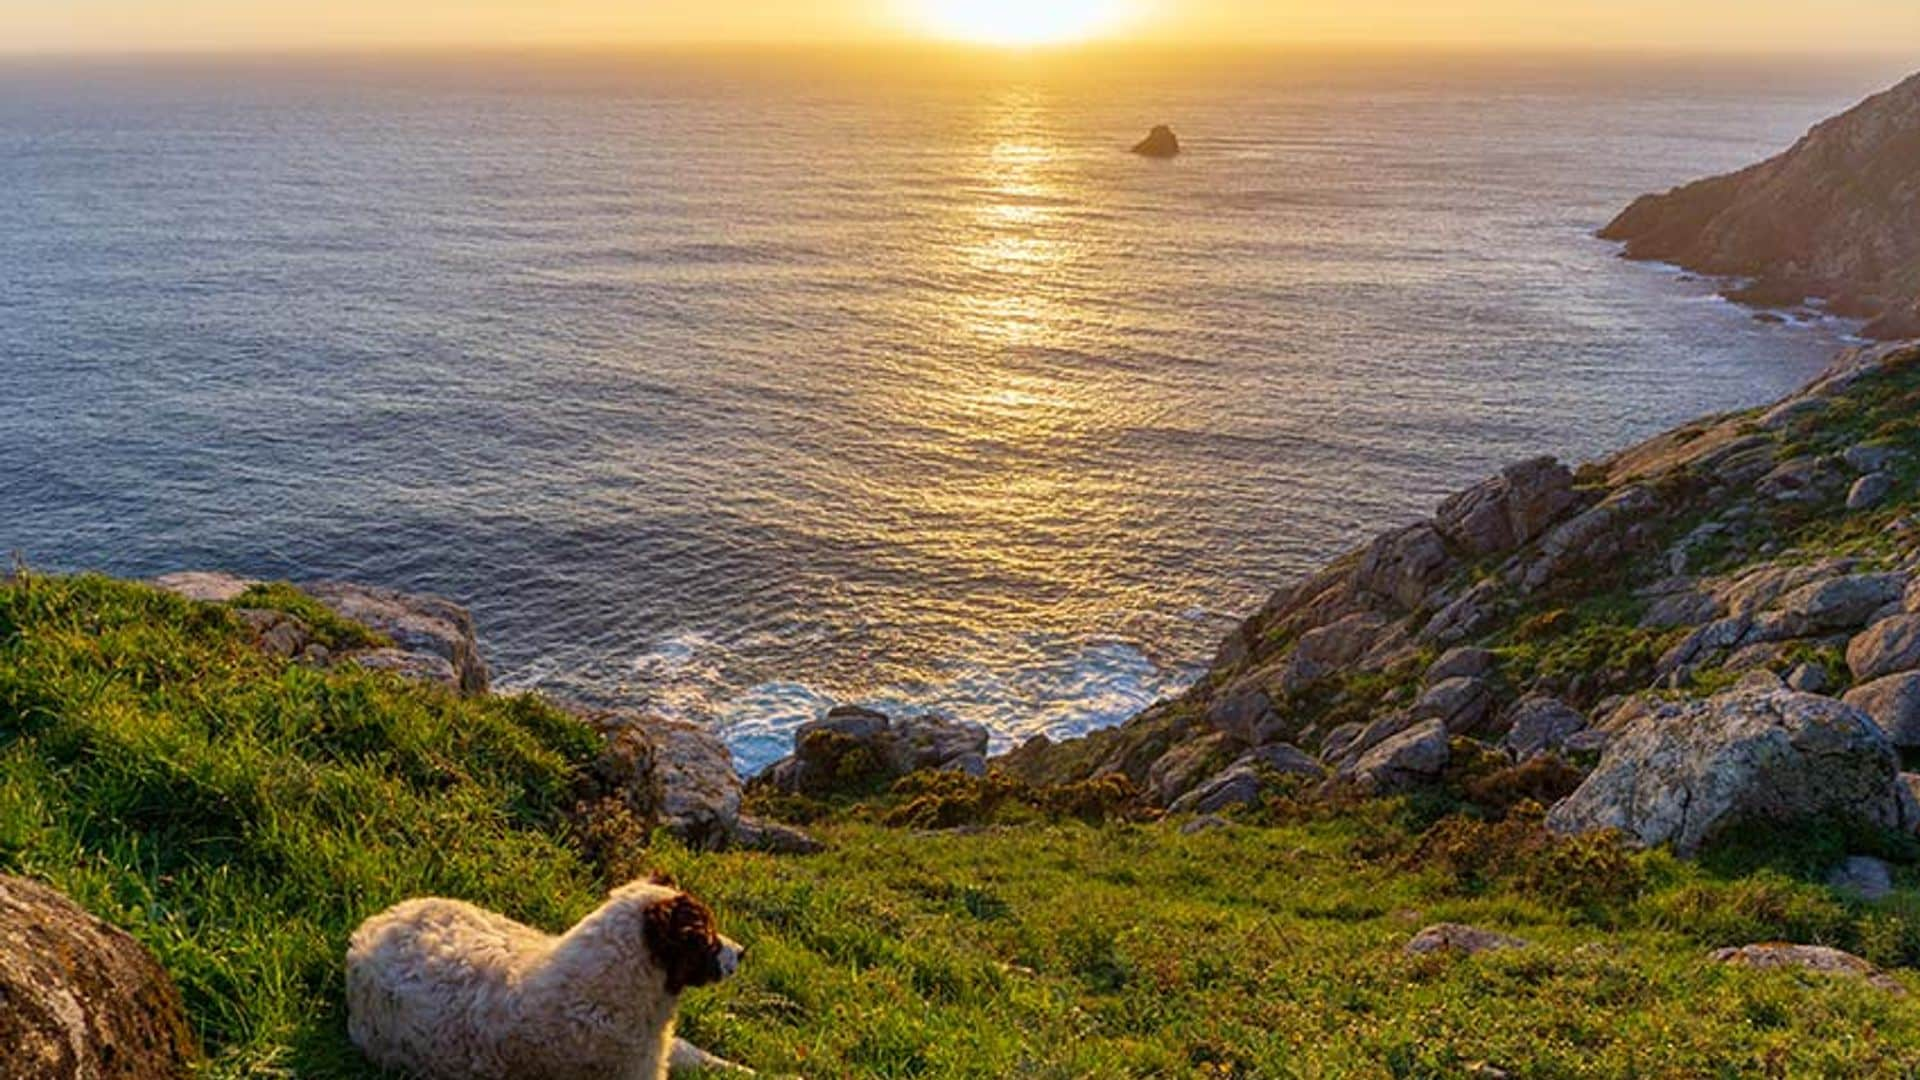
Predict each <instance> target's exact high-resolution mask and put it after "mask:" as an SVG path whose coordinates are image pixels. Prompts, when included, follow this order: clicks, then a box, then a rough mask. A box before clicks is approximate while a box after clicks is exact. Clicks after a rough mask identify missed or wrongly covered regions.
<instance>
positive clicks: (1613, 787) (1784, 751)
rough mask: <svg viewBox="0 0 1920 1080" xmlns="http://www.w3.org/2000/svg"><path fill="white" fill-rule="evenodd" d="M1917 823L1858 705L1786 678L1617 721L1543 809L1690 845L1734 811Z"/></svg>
mask: <svg viewBox="0 0 1920 1080" xmlns="http://www.w3.org/2000/svg"><path fill="white" fill-rule="evenodd" d="M1835 820H1839V821H1846V822H1851V823H1855V824H1859V825H1863V826H1870V827H1877V828H1886V829H1912V828H1913V827H1914V825H1915V824H1916V823H1920V810H1917V809H1916V807H1915V804H1914V801H1913V796H1912V794H1911V793H1910V792H1908V790H1907V789H1906V786H1905V784H1903V783H1902V782H1901V780H1900V759H1899V755H1898V753H1897V752H1896V751H1895V750H1894V747H1893V744H1892V743H1891V742H1889V741H1888V739H1887V737H1886V736H1885V735H1884V734H1883V733H1882V732H1881V731H1880V729H1879V728H1878V727H1876V726H1875V725H1874V723H1873V721H1872V720H1871V719H1869V718H1868V717H1867V716H1866V715H1865V714H1864V713H1862V712H1860V711H1859V710H1858V709H1855V708H1852V707H1850V706H1847V705H1844V704H1842V703H1840V702H1837V701H1834V700H1832V699H1830V698H1823V697H1816V696H1814V695H1811V694H1801V693H1796V692H1793V691H1789V690H1777V691H1773V692H1769V693H1752V692H1746V693H1731V694H1723V695H1721V696H1719V697H1715V698H1712V699H1708V700H1693V701H1686V702H1678V703H1671V704H1665V705H1661V706H1659V707H1657V708H1654V709H1652V710H1651V711H1649V712H1647V713H1646V714H1644V715H1642V716H1641V717H1639V718H1638V719H1636V720H1634V721H1632V722H1631V723H1630V724H1628V725H1627V726H1626V728H1625V729H1624V730H1622V731H1620V732H1619V733H1618V735H1617V736H1616V737H1615V738H1614V739H1613V741H1612V742H1611V744H1610V745H1609V746H1608V747H1607V749H1606V751H1605V753H1604V754H1603V755H1602V756H1601V759H1600V763H1599V766H1598V767H1597V768H1595V770H1594V771H1593V773H1592V775H1590V776H1589V777H1587V779H1586V781H1585V782H1584V783H1582V784H1581V785H1580V787H1579V789H1578V790H1576V791H1575V792H1574V793H1573V794H1572V795H1570V796H1568V797H1567V798H1566V799H1564V800H1562V801H1561V802H1559V803H1558V804H1556V805H1555V806H1554V807H1553V809H1552V811H1550V812H1549V814H1548V815H1547V824H1548V826H1549V827H1550V828H1552V829H1554V830H1556V831H1558V832H1562V833H1584V832H1594V831H1599V830H1606V829H1617V830H1620V831H1621V832H1623V833H1625V834H1626V835H1627V836H1628V837H1630V838H1632V839H1634V840H1636V841H1638V842H1639V843H1642V844H1646V845H1657V844H1671V845H1672V846H1673V847H1674V849H1675V850H1676V851H1677V852H1679V853H1680V854H1683V855H1686V854H1692V853H1694V852H1697V851H1698V850H1699V849H1700V848H1701V847H1702V846H1703V845H1705V844H1706V843H1708V842H1709V841H1711V840H1712V839H1714V838H1715V837H1716V836H1717V835H1719V834H1720V833H1722V832H1723V831H1725V830H1726V829H1728V828H1730V827H1732V826H1734V825H1737V824H1741V823H1744V822H1755V821H1765V822H1773V823H1780V824H1809V823H1819V822H1827V821H1835Z"/></svg>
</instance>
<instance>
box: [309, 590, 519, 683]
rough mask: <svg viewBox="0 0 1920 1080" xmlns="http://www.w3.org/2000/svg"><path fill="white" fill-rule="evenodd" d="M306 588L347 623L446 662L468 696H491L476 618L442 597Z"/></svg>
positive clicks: (390, 591) (406, 649)
mask: <svg viewBox="0 0 1920 1080" xmlns="http://www.w3.org/2000/svg"><path fill="white" fill-rule="evenodd" d="M300 588H301V591H303V592H305V593H306V594H307V595H309V596H311V597H313V598H314V599H315V600H318V601H320V602H321V603H322V604H325V605H326V606H327V607H328V608H330V609H332V611H333V612H334V613H335V614H337V615H339V616H340V617H341V618H344V619H351V620H352V621H354V622H357V623H359V624H360V625H362V626H365V627H367V628H369V629H372V630H375V631H378V632H379V633H381V634H384V635H386V636H387V637H388V638H390V639H392V641H393V643H394V645H396V646H398V647H399V648H400V649H402V650H404V651H406V652H412V653H424V654H427V655H431V656H438V657H440V658H441V659H443V660H445V661H446V662H447V663H448V664H449V665H450V666H452V668H453V670H454V673H455V674H456V676H457V677H458V683H459V688H460V690H461V692H462V693H467V694H484V693H486V692H487V688H488V685H489V678H488V674H487V662H486V660H485V659H484V658H483V657H482V656H481V655H480V643H479V640H478V638H477V637H476V635H475V634H474V629H473V615H472V614H471V613H470V612H468V611H467V609H466V608H463V607H461V606H460V605H459V604H456V603H454V602H452V601H451V600H446V599H443V598H441V597H438V596H428V595H424V594H416V593H403V592H400V591H398V590H395V589H383V588H378V587H376V586H371V585H356V584H352V583H350V582H342V581H321V582H314V583H312V584H308V585H302V586H300Z"/></svg>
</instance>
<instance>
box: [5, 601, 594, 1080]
mask: <svg viewBox="0 0 1920 1080" xmlns="http://www.w3.org/2000/svg"><path fill="white" fill-rule="evenodd" d="M596 753H597V745H596V743H595V741H594V738H593V736H592V735H591V734H590V733H589V732H587V731H585V730H584V729H583V728H581V727H579V726H578V725H576V724H575V723H574V722H572V721H570V720H567V719H565V718H564V717H562V716H561V715H560V714H558V713H556V712H554V711H553V710H552V709H550V708H548V707H546V706H544V705H541V704H539V703H538V702H536V701H534V700H532V699H519V700H516V699H508V698H491V699H481V700H463V699H460V698H458V697H455V696H453V695H451V694H447V693H443V692H440V691H436V690H431V689H427V688H422V687H415V686H409V685H404V684H402V683H399V682H398V681H396V680H395V679H394V678H392V677H391V676H385V675H375V674H369V673H364V672H360V671H357V670H351V669H349V670H343V671H340V672H332V673H323V672H317V671H313V670H309V669H307V668H303V667H300V666H296V665H289V664H282V663H278V662H275V661H271V660H269V659H267V658H266V657H264V656H262V655H261V654H259V653H258V652H256V651H255V650H254V649H253V648H251V647H250V646H249V645H248V644H247V636H246V633H245V631H244V629H243V628H242V627H241V626H240V624H239V622H238V620H237V619H235V618H234V616H233V615H232V614H231V613H230V612H229V611H227V610H226V609H223V608H219V607H214V606H207V605H197V604H191V603H188V602H185V601H182V600H178V599H175V598H173V597H170V596H166V595H163V594H161V593H158V592H154V591H152V590H148V589H145V588H142V587H139V586H133V585H127V584H122V583H117V582H111V581H107V580H104V579H100V578H73V579H50V578H37V577H36V578H27V579H24V581H23V582H22V583H19V584H15V585H13V586H11V587H5V588H0V869H4V870H5V871H8V872H13V873H23V874H28V875H31V876H34V877H37V878H41V879H44V880H47V881H50V882H51V883H53V884H54V885H56V886H57V887H59V888H61V889H63V890H65V891H67V892H68V893H69V894H70V895H72V896H73V897H74V898H75V899H76V900H78V901H79V902H80V903H82V904H83V905H85V906H86V907H88V908H89V909H91V910H93V911H94V912H96V913H97V914H99V915H101V916H102V917H104V918H107V919H109V920H110V921H112V922H115V923H117V924H119V925H121V926H124V927H126V928H127V929H128V930H129V931H131V932H132V933H133V934H134V935H135V936H136V937H138V938H139V939H140V940H142V941H144V942H145V943H146V944H148V945H149V946H151V947H152V948H153V949H154V950H155V952H156V953H157V954H158V955H159V957H160V960H161V962H162V963H163V964H164V965H165V966H166V968H167V969H168V970H169V971H170V972H172V973H173V975H174V977H175V979H176V980H177V981H178V982H179V983H180V986H181V989H182V992H183V993H184V995H185V997H186V1000H187V1004H188V1008H189V1010H190V1012H191V1014H192V1018H193V1020H194V1023H195V1026H196V1028H197V1030H198V1031H199V1033H200V1035H201V1038H202V1040H203V1041H204V1042H205V1044H206V1046H207V1048H208V1050H209V1052H210V1054H211V1056H212V1060H213V1062H214V1068H213V1070H212V1071H213V1073H214V1075H218V1076H243V1075H268V1074H276V1073H279V1072H285V1073H286V1074H288V1075H298V1076H303V1077H305V1076H341V1077H345V1076H361V1075H365V1074H366V1071H367V1070H366V1069H365V1067H364V1065H363V1064H362V1063H361V1062H360V1061H359V1060H358V1058H357V1057H356V1056H355V1055H353V1054H352V1052H351V1050H350V1048H349V1047H347V1045H346V1041H345V1037H344V1022H343V1018H342V1016H341V1008H340V985H339V984H340V967H341V960H342V956H343V954H344V948H345V943H346V936H347V934H348V933H349V932H350V931H351V930H352V928H353V927H354V926H355V925H357V924H358V923H359V921H360V920H361V919H363V918H365V917H366V916H368V915H371V914H373V913H374V912H376V911H378V910H380V909H381V908H383V907H385V906H387V905H389V904H392V903H394V902H396V901H398V900H401V899H404V898H406V897H408V896H413V895H419V894H423V893H424V894H440V895H452V896H461V897H467V898H470V899H473V900H476V901H481V902H485V903H488V904H491V905H493V906H495V907H498V908H499V909H501V910H504V911H508V912H511V913H514V914H515V915H517V916H519V917H521V918H524V919H527V920H530V921H533V922H538V923H542V924H545V925H561V924H564V923H566V922H568V921H569V920H571V919H573V918H575V917H577V916H578V915H579V914H581V913H583V912H584V911H586V910H589V909H590V908H591V907H592V906H593V904H594V903H595V902H596V898H597V897H598V896H599V895H600V892H601V889H602V887H603V885H604V883H603V882H601V881H599V880H598V879H597V877H596V875H595V874H594V873H593V872H592V871H591V870H590V868H589V867H588V866H587V865H586V864H585V862H584V861H583V860H582V859H581V858H580V857H579V856H578V855H577V854H576V853H575V851H574V850H573V848H572V847H570V846H569V844H568V843H567V842H566V827H565V815H566V811H567V810H568V809H569V808H570V807H571V805H572V804H571V797H570V790H571V787H572V785H573V784H574V782H575V779H576V777H577V775H578V774H579V771H580V766H581V765H582V764H583V763H584V762H585V761H587V760H590V759H591V758H592V757H593V756H594V755H595V754H596Z"/></svg>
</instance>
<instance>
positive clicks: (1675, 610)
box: [1640, 589, 1723, 630]
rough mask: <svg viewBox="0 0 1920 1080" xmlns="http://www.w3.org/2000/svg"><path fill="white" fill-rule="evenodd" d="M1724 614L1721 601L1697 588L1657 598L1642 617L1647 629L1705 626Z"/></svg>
mask: <svg viewBox="0 0 1920 1080" xmlns="http://www.w3.org/2000/svg"><path fill="white" fill-rule="evenodd" d="M1721 614H1723V611H1722V608H1721V606H1720V601H1719V600H1717V599H1715V598H1714V597H1713V596H1712V595H1711V594H1709V593H1704V592H1701V591H1699V590H1697V589H1686V590H1684V591H1680V592H1673V593H1668V594H1667V595H1665V596H1662V597H1660V598H1658V599H1656V600H1655V601H1654V602H1653V603H1652V605H1650V606H1649V607H1648V608H1647V612H1646V614H1645V615H1642V616H1641V617H1640V626H1641V628H1643V629H1646V630H1673V629H1678V628H1680V627H1683V626H1704V625H1706V624H1707V623H1709V622H1712V621H1713V620H1714V619H1717V618H1719V617H1720V616H1721Z"/></svg>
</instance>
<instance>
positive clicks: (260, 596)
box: [228, 581, 393, 652]
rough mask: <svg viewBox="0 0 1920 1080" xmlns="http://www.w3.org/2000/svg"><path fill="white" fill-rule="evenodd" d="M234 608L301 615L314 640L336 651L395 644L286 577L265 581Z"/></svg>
mask: <svg viewBox="0 0 1920 1080" xmlns="http://www.w3.org/2000/svg"><path fill="white" fill-rule="evenodd" d="M228 606H229V607H234V608H255V609H263V610H267V611H279V612H284V613H286V614H288V615H292V616H293V617H294V618H296V619H299V620H300V621H301V622H303V623H305V624H306V626H307V631H308V633H310V634H312V635H313V640H315V641H316V642H319V643H320V644H321V645H324V646H326V647H327V648H328V649H329V650H331V651H333V652H343V651H346V650H350V649H377V648H381V647H384V646H388V645H392V644H393V642H392V641H390V640H388V639H387V637H386V635H384V634H380V633H376V632H375V631H373V630H369V629H367V628H366V627H364V626H361V625H360V624H359V623H357V622H354V621H353V620H351V619H343V618H341V617H340V616H338V615H336V614H334V612H333V609H332V608H329V607H327V606H326V605H325V604H322V603H321V602H320V601H318V600H315V599H314V598H313V597H311V596H308V595H307V594H306V593H304V592H301V591H300V590H299V589H298V588H297V587H295V586H293V585H290V584H288V583H286V582H284V581H270V582H261V583H259V584H256V585H250V586H248V587H247V591H246V592H243V593H241V594H240V595H239V596H236V597H234V598H233V600H232V601H231V602H230V603H229V604H228Z"/></svg>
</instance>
